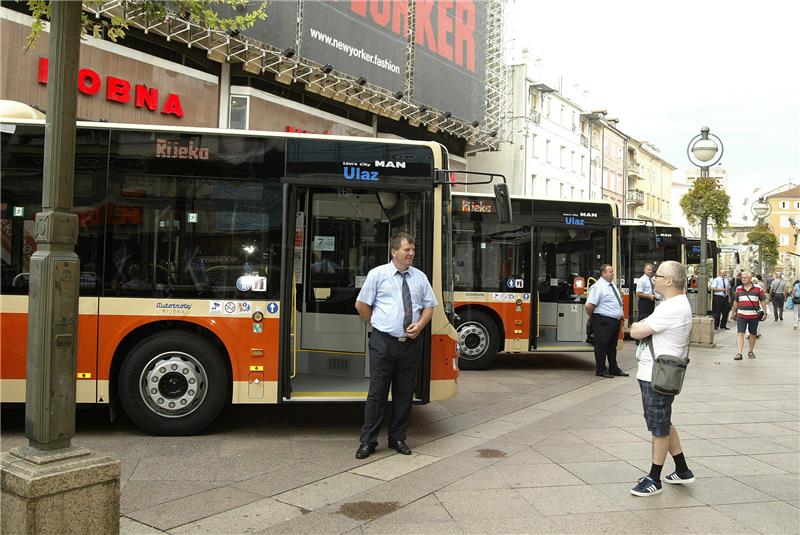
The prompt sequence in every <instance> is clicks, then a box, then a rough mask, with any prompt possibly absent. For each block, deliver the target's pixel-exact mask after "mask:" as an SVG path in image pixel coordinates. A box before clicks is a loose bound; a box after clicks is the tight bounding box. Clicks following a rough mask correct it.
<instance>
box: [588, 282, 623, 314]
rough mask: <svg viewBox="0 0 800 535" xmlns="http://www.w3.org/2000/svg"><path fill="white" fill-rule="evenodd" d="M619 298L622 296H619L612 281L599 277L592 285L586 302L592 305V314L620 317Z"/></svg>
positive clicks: (620, 304)
mask: <svg viewBox="0 0 800 535" xmlns="http://www.w3.org/2000/svg"><path fill="white" fill-rule="evenodd" d="M620 299H622V298H621V297H619V290H617V289H616V288H615V287H614V285H613V283H610V282H608V281H607V280H605V279H600V280H599V281H597V282H596V283H594V284H593V285H592V287H591V289H590V290H589V298H588V299H587V300H586V302H587V303H591V304H593V305H594V311H593V312H592V314H600V315H601V316H608V317H609V318H615V319H622V302H621V301H620Z"/></svg>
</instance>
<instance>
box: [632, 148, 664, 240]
mask: <svg viewBox="0 0 800 535" xmlns="http://www.w3.org/2000/svg"><path fill="white" fill-rule="evenodd" d="M675 169H676V167H675V166H674V165H672V164H671V163H669V162H667V161H666V160H664V159H663V158H662V157H661V156H660V154H659V153H658V151H657V150H656V149H655V148H654V147H653V146H652V145H650V144H648V143H646V142H641V141H638V140H636V139H634V138H628V143H627V159H626V162H625V170H626V172H627V177H628V180H627V184H628V188H627V191H626V193H625V202H626V205H627V217H630V218H635V219H647V220H650V221H653V222H654V223H655V224H657V225H670V224H672V202H673V201H672V180H673V177H672V173H673V171H675Z"/></svg>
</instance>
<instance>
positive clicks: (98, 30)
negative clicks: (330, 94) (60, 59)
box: [25, 0, 267, 50]
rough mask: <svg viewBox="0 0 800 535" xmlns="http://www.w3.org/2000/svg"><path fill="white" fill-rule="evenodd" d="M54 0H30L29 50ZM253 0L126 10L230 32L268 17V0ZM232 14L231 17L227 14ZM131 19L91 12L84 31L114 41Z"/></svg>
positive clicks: (134, 0) (145, 1) (185, 1)
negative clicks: (31, 18)
mask: <svg viewBox="0 0 800 535" xmlns="http://www.w3.org/2000/svg"><path fill="white" fill-rule="evenodd" d="M50 2H51V0H28V9H29V11H30V14H31V17H33V23H32V24H31V32H30V33H29V34H28V37H27V38H26V40H25V50H28V49H29V48H30V47H32V46H33V45H34V44H35V43H36V40H37V39H38V38H39V35H41V33H42V30H43V29H44V20H45V19H47V18H49V16H50ZM252 3H253V2H251V1H250V0H172V1H164V0H128V1H127V6H126V7H127V9H126V10H125V12H126V13H138V14H144V16H145V18H146V19H148V20H165V19H168V18H169V17H171V16H173V15H176V16H177V17H178V18H180V19H182V20H189V21H193V22H194V23H196V24H198V25H200V26H203V27H204V28H210V29H212V30H221V31H226V32H232V31H238V30H243V29H245V28H249V27H251V26H252V25H253V24H255V22H256V21H257V20H263V19H266V18H267V0H263V1H261V2H259V3H258V4H257V5H255V6H251V4H252ZM84 4H86V5H88V6H90V7H99V6H101V5H102V4H103V1H102V0H87V1H84ZM223 13H230V14H231V16H227V15H223ZM129 23H130V19H128V18H124V17H118V16H115V17H112V18H111V19H104V18H95V17H94V16H93V15H90V14H89V13H84V14H83V15H82V17H81V33H82V34H84V35H86V34H90V35H92V36H93V37H95V38H96V39H102V38H103V36H105V37H107V38H108V39H110V40H111V41H114V42H115V43H116V42H117V40H118V39H124V38H125V31H126V30H127V29H128V25H129Z"/></svg>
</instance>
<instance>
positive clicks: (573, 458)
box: [534, 441, 641, 463]
mask: <svg viewBox="0 0 800 535" xmlns="http://www.w3.org/2000/svg"><path fill="white" fill-rule="evenodd" d="M639 442H641V441H639ZM534 448H535V449H536V450H538V451H539V452H540V453H542V454H543V455H545V456H547V457H548V458H549V459H551V460H552V461H553V462H555V463H569V462H581V461H587V462H588V461H613V460H616V459H617V458H616V457H615V456H614V455H612V454H611V453H609V452H608V451H604V449H600V448H599V447H598V446H593V445H591V444H573V445H568V446H562V445H552V444H551V445H547V444H537V445H536V446H534Z"/></svg>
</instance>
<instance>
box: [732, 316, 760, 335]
mask: <svg viewBox="0 0 800 535" xmlns="http://www.w3.org/2000/svg"><path fill="white" fill-rule="evenodd" d="M745 331H749V332H750V334H752V335H754V336H755V335H756V334H758V318H757V317H755V318H752V319H750V318H740V317H738V316H737V317H736V332H737V333H743V332H745Z"/></svg>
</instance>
